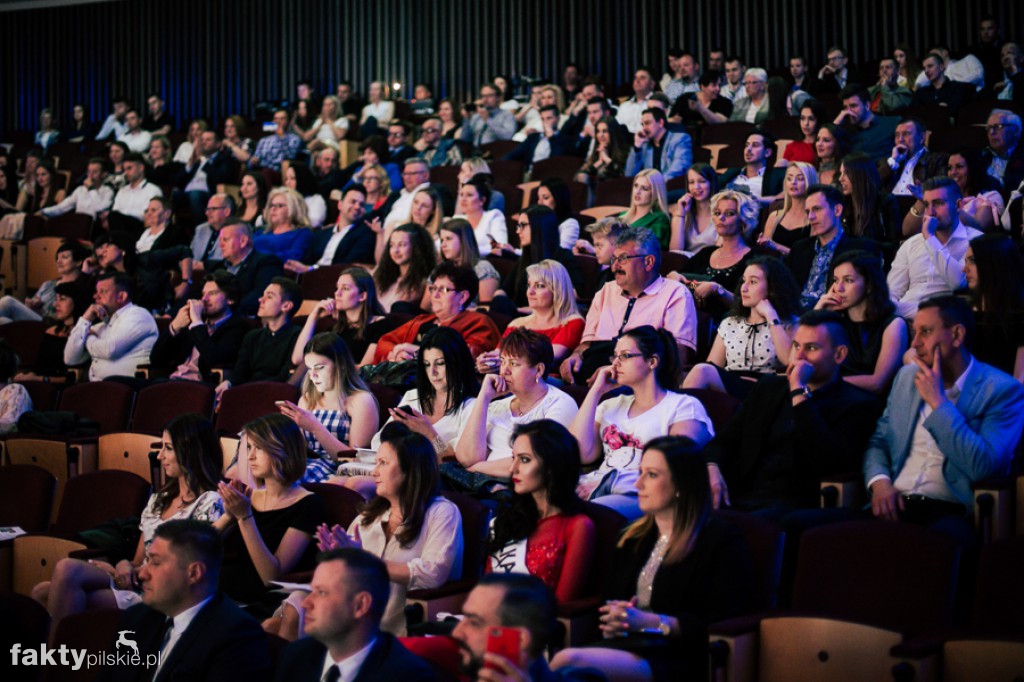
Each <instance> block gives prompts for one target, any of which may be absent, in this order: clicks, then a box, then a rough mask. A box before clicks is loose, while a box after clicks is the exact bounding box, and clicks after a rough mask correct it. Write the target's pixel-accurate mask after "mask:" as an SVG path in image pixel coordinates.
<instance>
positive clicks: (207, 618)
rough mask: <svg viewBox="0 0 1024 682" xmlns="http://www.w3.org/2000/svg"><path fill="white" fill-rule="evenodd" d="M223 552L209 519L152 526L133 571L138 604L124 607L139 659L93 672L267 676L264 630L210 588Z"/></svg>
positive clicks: (140, 677) (127, 676)
mask: <svg viewBox="0 0 1024 682" xmlns="http://www.w3.org/2000/svg"><path fill="white" fill-rule="evenodd" d="M222 555H223V547H222V545H221V539H220V534H219V533H218V532H217V531H216V530H215V529H214V527H213V526H212V525H210V524H208V523H203V522H201V521H193V520H175V521H167V522H165V523H163V524H161V525H160V527H159V528H157V530H156V535H155V537H154V539H153V542H152V544H150V546H149V549H148V550H147V561H146V563H145V564H144V565H143V567H142V569H141V570H140V571H139V580H140V581H141V582H142V602H143V603H142V604H138V605H136V606H133V607H132V608H130V609H128V610H127V611H125V612H124V614H123V615H122V616H121V620H120V623H119V624H118V631H130V632H131V633H132V635H133V636H134V638H135V641H136V642H137V643H138V646H139V657H140V659H141V661H132V662H131V663H130V664H127V665H108V666H104V667H103V669H102V671H101V672H100V676H99V678H98V679H100V680H108V681H111V682H119V681H121V680H124V681H126V682H127V681H129V680H131V681H135V682H150V681H151V680H152V681H153V682H165V681H168V680H172V679H186V678H187V679H194V680H211V682H212V681H213V680H226V679H239V680H246V682H250V681H252V680H256V681H259V680H264V681H265V680H268V679H269V678H270V658H269V656H268V654H267V642H266V635H265V634H264V633H263V629H262V628H261V627H260V624H259V622H257V621H256V620H255V619H254V618H253V617H252V616H250V615H248V614H247V613H245V612H244V611H242V610H241V609H240V608H239V607H237V606H235V604H234V603H233V602H231V600H230V599H227V598H226V597H225V596H224V595H223V594H221V592H220V591H219V590H218V589H217V582H218V580H219V577H220V566H221V559H222Z"/></svg>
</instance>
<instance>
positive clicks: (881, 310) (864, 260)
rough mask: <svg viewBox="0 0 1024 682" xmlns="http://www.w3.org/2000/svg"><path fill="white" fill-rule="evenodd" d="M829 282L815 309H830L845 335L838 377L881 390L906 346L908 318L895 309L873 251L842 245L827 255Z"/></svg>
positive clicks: (888, 383) (879, 392) (887, 385)
mask: <svg viewBox="0 0 1024 682" xmlns="http://www.w3.org/2000/svg"><path fill="white" fill-rule="evenodd" d="M830 281H831V282H832V285H831V286H830V287H829V289H828V291H826V292H825V293H824V294H823V295H822V297H821V298H820V299H819V300H818V303H817V304H816V305H815V306H814V307H815V309H818V310H820V309H825V310H835V311H837V312H839V313H840V315H842V317H843V321H844V325H845V326H846V328H847V332H848V333H849V336H850V346H849V352H848V353H847V355H846V360H845V361H844V362H843V365H842V374H843V380H844V381H846V382H848V383H851V384H853V385H854V386H859V387H860V388H863V389H864V390H866V391H871V392H872V393H875V394H877V395H881V396H885V395H887V394H888V392H889V388H890V386H892V380H893V377H895V376H896V371H897V370H898V369H899V368H900V366H901V364H902V360H903V354H904V353H905V352H906V350H907V336H908V332H907V323H906V322H905V321H904V320H903V318H902V317H900V316H899V315H897V314H896V306H895V305H894V304H893V302H892V301H891V300H890V299H889V286H888V284H887V283H886V280H885V274H884V273H883V272H882V265H881V263H879V261H878V256H874V255H872V254H870V253H867V252H865V251H847V252H846V253H842V254H840V255H838V256H836V258H835V259H833V261H832V276H831V278H830Z"/></svg>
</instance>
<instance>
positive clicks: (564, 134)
mask: <svg viewBox="0 0 1024 682" xmlns="http://www.w3.org/2000/svg"><path fill="white" fill-rule="evenodd" d="M558 119H559V112H558V107H557V106H555V105H553V104H552V105H548V106H543V107H541V108H540V122H541V127H542V129H543V132H539V133H537V132H534V133H530V134H529V135H527V136H526V139H525V140H523V141H522V142H520V143H519V146H518V147H516V148H515V149H513V150H512V151H510V152H509V153H508V154H506V155H505V160H506V161H522V162H523V163H525V164H526V168H527V170H529V169H531V168H533V164H535V163H537V162H538V161H543V160H544V159H549V158H551V157H552V156H568V155H571V154H572V153H573V151H574V149H573V143H574V142H575V139H574V138H575V137H576V135H575V132H574V131H572V130H567V128H568V127H569V125H568V123H567V124H566V126H565V127H563V128H562V129H561V130H560V129H559V127H558Z"/></svg>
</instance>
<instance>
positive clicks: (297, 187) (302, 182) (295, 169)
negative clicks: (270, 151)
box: [284, 163, 327, 230]
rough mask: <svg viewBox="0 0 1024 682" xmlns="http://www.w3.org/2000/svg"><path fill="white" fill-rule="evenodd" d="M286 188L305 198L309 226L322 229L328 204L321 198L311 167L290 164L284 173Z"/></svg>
mask: <svg viewBox="0 0 1024 682" xmlns="http://www.w3.org/2000/svg"><path fill="white" fill-rule="evenodd" d="M284 186H285V187H287V188H288V189H290V190H293V191H295V192H297V193H298V194H299V195H300V196H301V197H302V198H303V200H304V201H305V202H306V215H307V216H308V217H309V226H310V227H311V228H313V229H314V230H318V229H320V228H321V227H322V226H323V224H324V220H325V219H326V218H327V203H326V202H325V201H324V198H323V197H322V196H320V193H319V189H320V188H319V186H318V185H317V182H316V178H315V177H313V171H311V170H310V169H309V166H307V165H305V164H301V163H293V164H290V165H289V166H288V169H287V170H286V171H285V172H284Z"/></svg>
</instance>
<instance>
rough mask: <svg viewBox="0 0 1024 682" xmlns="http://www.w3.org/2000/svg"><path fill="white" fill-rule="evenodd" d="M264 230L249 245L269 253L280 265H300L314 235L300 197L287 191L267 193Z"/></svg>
mask: <svg viewBox="0 0 1024 682" xmlns="http://www.w3.org/2000/svg"><path fill="white" fill-rule="evenodd" d="M263 221H264V225H265V226H266V227H265V228H264V230H263V232H261V233H259V234H257V235H256V236H255V237H253V240H252V245H253V248H254V249H255V250H256V251H259V252H260V253H269V254H272V255H275V256H277V257H278V258H280V259H281V260H283V261H286V262H287V261H289V260H296V261H301V260H302V256H303V254H305V253H306V248H307V247H308V246H309V242H310V240H312V239H313V232H312V230H310V229H309V214H308V213H307V212H306V202H305V200H304V199H303V198H302V195H301V194H299V193H298V192H296V191H295V190H293V189H288V188H287V187H277V188H275V189H272V190H270V196H269V197H267V208H266V210H264V211H263Z"/></svg>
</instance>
